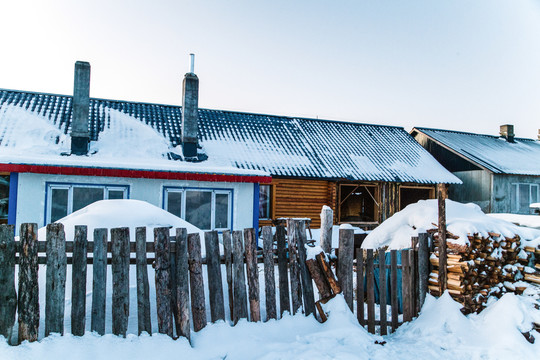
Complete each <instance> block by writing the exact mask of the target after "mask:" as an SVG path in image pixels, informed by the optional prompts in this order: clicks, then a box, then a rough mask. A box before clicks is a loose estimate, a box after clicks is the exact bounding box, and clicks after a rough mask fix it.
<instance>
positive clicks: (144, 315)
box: [135, 226, 152, 335]
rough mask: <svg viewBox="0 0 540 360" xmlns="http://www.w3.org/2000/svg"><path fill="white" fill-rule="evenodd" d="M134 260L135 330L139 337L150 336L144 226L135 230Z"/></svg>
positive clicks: (150, 321)
mask: <svg viewBox="0 0 540 360" xmlns="http://www.w3.org/2000/svg"><path fill="white" fill-rule="evenodd" d="M135 258H136V260H135V262H136V268H137V269H136V271H137V330H138V333H139V335H140V334H141V333H142V332H146V333H148V334H152V320H151V317H150V284H149V283H148V264H147V261H146V227H145V226H142V227H138V228H136V229H135Z"/></svg>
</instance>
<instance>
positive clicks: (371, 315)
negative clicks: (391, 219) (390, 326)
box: [366, 249, 375, 334]
mask: <svg viewBox="0 0 540 360" xmlns="http://www.w3.org/2000/svg"><path fill="white" fill-rule="evenodd" d="M373 275H374V274H373V249H368V250H367V259H366V291H367V303H368V306H367V308H368V309H367V310H368V314H367V315H368V319H367V324H368V331H369V332H370V333H372V334H374V333H375V285H374V279H373Z"/></svg>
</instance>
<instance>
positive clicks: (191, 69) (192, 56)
mask: <svg viewBox="0 0 540 360" xmlns="http://www.w3.org/2000/svg"><path fill="white" fill-rule="evenodd" d="M189 57H190V58H191V66H190V68H189V72H190V73H191V74H195V54H189Z"/></svg>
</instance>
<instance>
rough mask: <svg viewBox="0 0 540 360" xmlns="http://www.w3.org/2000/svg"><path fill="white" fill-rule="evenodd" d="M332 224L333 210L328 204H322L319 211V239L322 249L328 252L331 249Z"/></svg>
mask: <svg viewBox="0 0 540 360" xmlns="http://www.w3.org/2000/svg"><path fill="white" fill-rule="evenodd" d="M333 225H334V211H333V210H332V209H331V208H330V207H329V206H323V208H322V211H321V239H320V244H321V248H322V249H323V251H324V252H325V253H327V254H330V251H332V227H333Z"/></svg>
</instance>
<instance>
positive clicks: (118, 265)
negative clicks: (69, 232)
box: [111, 227, 129, 337]
mask: <svg viewBox="0 0 540 360" xmlns="http://www.w3.org/2000/svg"><path fill="white" fill-rule="evenodd" d="M111 253H112V263H111V268H112V287H113V289H112V333H113V334H114V335H122V336H123V337H125V336H126V332H127V326H128V318H129V228H127V227H123V228H115V229H111Z"/></svg>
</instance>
